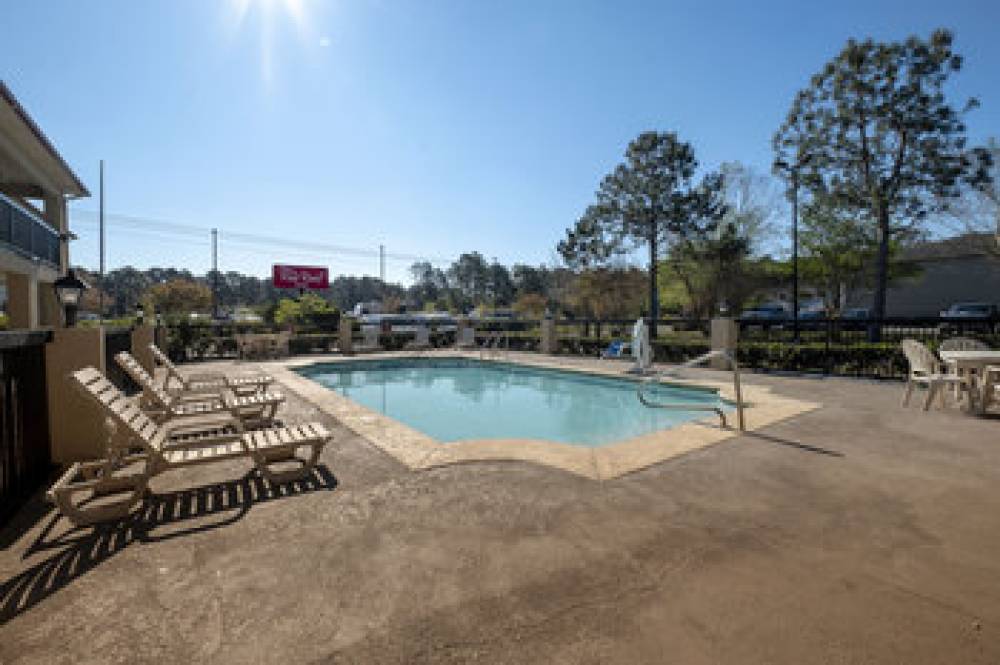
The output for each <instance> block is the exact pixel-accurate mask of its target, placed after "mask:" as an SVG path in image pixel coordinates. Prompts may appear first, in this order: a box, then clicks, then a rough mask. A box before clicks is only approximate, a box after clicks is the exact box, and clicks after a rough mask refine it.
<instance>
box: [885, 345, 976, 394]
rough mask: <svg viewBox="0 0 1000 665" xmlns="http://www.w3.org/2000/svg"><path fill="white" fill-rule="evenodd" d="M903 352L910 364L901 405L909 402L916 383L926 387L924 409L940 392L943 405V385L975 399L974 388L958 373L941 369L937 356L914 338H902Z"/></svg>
mask: <svg viewBox="0 0 1000 665" xmlns="http://www.w3.org/2000/svg"><path fill="white" fill-rule="evenodd" d="M901 346H902V347H903V354H904V355H905V356H906V360H907V362H908V363H909V365H910V370H909V373H908V375H907V379H906V392H905V393H904V394H903V406H907V405H908V404H909V403H910V396H911V395H912V394H913V389H914V387H916V386H918V385H922V386H925V387H926V388H927V399H925V400H924V411H926V410H928V409H929V408H931V404H932V403H933V402H934V398H935V397H936V396H937V395H938V394H939V393H940V395H941V405H942V406H944V393H943V392H941V388H943V387H948V386H950V387H953V388H954V389H955V392H956V395H959V394H960V393H961V392H963V391H964V392H965V394H966V396H967V397H968V399H969V400H970V402H971V401H972V400H974V399H975V390H972V389H971V387H970V386H969V383H968V380H967V379H966V378H964V377H961V376H959V375H958V374H953V373H950V372H947V371H943V368H942V366H941V363H940V362H939V361H938V359H937V356H935V355H934V354H933V353H931V350H930V349H928V348H927V347H926V346H924V345H923V344H921V343H920V342H918V341H917V340H915V339H904V340H903V341H902V343H901Z"/></svg>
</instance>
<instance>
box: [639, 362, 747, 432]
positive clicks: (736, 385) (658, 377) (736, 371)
mask: <svg viewBox="0 0 1000 665" xmlns="http://www.w3.org/2000/svg"><path fill="white" fill-rule="evenodd" d="M713 358H724V359H725V360H726V361H728V363H729V366H730V367H731V368H732V370H733V392H734V393H735V394H736V419H737V424H738V427H739V431H741V432H745V431H746V421H745V420H744V418H743V391H742V387H741V386H740V366H739V363H737V362H736V358H735V356H734V355H733V354H732V353H730V352H729V351H725V350H721V349H719V350H716V351H709V352H708V353H706V354H704V355H701V356H698V357H697V358H692V359H691V360H688V361H687V362H685V363H682V364H680V365H678V366H677V367H671V368H670V369H665V370H662V371H660V372H656V373H654V374H651V375H650V376H647V377H645V378H643V379H642V380H641V381H640V382H639V385H638V386H637V387H636V394H637V395H638V397H639V401H640V402H641V403H642V404H643V406H648V407H649V408H651V409H672V410H677V411H714V412H715V413H716V414H717V415H718V416H719V420H720V421H721V423H722V427H728V424H727V423H726V414H725V412H724V411H723V410H722V408H721V407H718V406H710V405H708V404H670V403H662V402H655V401H653V400H651V399H649V398H648V397H647V396H646V395H645V394H644V393H643V391H644V389H646V388H648V387H649V386H650V385H652V384H654V383H655V384H657V385H659V384H660V383H661V382H662V379H663V378H665V377H676V378H680V372H681V370H683V369H686V368H689V367H695V366H697V365H702V364H704V363H706V362H708V361H709V360H712V359H713Z"/></svg>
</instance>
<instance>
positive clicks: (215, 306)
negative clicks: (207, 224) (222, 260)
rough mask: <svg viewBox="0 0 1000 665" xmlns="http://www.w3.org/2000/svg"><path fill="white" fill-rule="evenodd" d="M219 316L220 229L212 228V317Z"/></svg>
mask: <svg viewBox="0 0 1000 665" xmlns="http://www.w3.org/2000/svg"><path fill="white" fill-rule="evenodd" d="M218 318H219V229H215V228H213V229H212V319H218Z"/></svg>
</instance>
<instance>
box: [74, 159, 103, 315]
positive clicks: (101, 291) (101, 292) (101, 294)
mask: <svg viewBox="0 0 1000 665" xmlns="http://www.w3.org/2000/svg"><path fill="white" fill-rule="evenodd" d="M100 197H101V200H100V204H99V205H100V272H101V288H100V289H99V290H98V298H99V303H100V304H99V305H98V308H99V309H98V312H97V315H98V316H99V317H100V320H101V321H104V160H103V159H102V160H101V192H100ZM67 267H68V266H67Z"/></svg>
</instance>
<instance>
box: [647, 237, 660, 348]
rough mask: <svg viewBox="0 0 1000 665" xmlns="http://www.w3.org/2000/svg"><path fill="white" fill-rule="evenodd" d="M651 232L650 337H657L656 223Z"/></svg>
mask: <svg viewBox="0 0 1000 665" xmlns="http://www.w3.org/2000/svg"><path fill="white" fill-rule="evenodd" d="M652 226H653V228H652V231H651V232H650V234H649V339H650V340H654V339H656V320H657V319H658V318H660V289H659V285H658V284H657V279H656V276H657V272H658V271H657V265H656V225H655V224H653V225H652Z"/></svg>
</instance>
